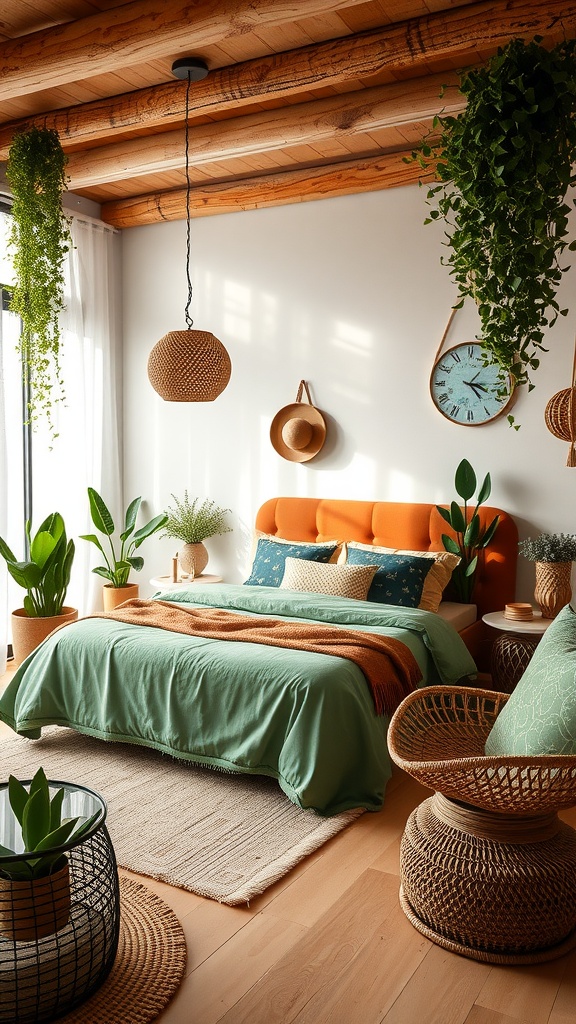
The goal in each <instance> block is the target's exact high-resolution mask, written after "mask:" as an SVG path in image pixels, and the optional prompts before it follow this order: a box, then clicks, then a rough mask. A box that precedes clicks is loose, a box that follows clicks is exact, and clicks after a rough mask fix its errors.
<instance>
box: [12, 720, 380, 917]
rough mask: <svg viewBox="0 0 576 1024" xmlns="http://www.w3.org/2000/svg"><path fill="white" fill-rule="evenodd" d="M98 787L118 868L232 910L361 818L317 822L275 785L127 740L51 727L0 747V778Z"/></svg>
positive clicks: (351, 816)
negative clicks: (40, 777)
mask: <svg viewBox="0 0 576 1024" xmlns="http://www.w3.org/2000/svg"><path fill="white" fill-rule="evenodd" d="M40 766H42V768H44V771H45V772H46V775H47V776H48V778H49V779H51V780H52V779H53V780H59V781H65V782H76V783H79V784H80V785H84V786H89V787H90V788H91V789H95V790H97V791H98V792H99V793H101V795H102V796H103V797H104V799H105V801H106V803H107V805H108V817H107V826H108V831H109V833H110V837H111V839H112V843H113V846H114V850H115V853H116V858H117V861H118V864H119V865H120V866H121V867H125V868H129V869H130V870H131V871H134V872H136V873H137V874H141V875H148V876H149V877H151V878H157V879H160V880H161V881H164V882H168V883H169V884H170V885H175V886H178V887H180V888H182V889H188V890H189V891H191V892H195V893H198V894H199V895H201V896H207V897H209V898H210V899H214V900H218V901H219V902H221V903H228V904H231V905H234V904H238V903H248V902H249V901H250V899H252V898H253V897H254V896H256V895H258V894H259V893H261V892H264V890H265V889H267V888H268V886H270V885H272V883H273V882H276V881H277V880H278V879H279V878H282V877H283V875H285V874H287V873H288V871H290V869H291V868H293V867H294V866H295V865H296V864H298V863H299V862H300V861H301V860H303V859H304V857H306V856H308V855H309V854H310V853H312V852H313V851H314V850H317V849H318V847H320V846H322V844H323V843H325V842H326V841H327V840H328V839H330V838H332V836H334V835H335V834H336V833H337V832H339V831H341V829H343V828H345V827H346V825H348V824H350V822H352V821H354V820H355V818H357V817H358V816H359V815H360V814H361V813H362V812H361V811H360V810H356V811H347V812H346V813H344V814H339V815H336V816H334V817H332V818H322V817H320V816H319V815H317V814H315V813H314V811H308V810H306V811H303V810H301V808H299V807H296V806H295V805H294V804H292V803H291V802H290V801H289V800H288V798H287V797H286V796H285V795H284V793H283V792H282V790H281V789H280V787H279V786H278V783H277V782H276V781H275V780H274V779H268V778H264V777H261V776H255V775H233V774H229V773H223V772H218V771H214V770H212V769H209V768H202V767H198V766H196V765H190V764H185V763H181V762H179V761H177V760H174V759H173V758H170V757H166V756H164V755H162V754H159V753H158V752H157V751H154V750H148V749H147V748H145V747H138V746H135V745H132V744H126V743H105V742H103V741H102V740H96V739H92V738H91V737H89V736H82V735H80V734H79V733H76V732H74V731H73V730H71V729H64V728H58V727H56V726H52V727H50V728H48V729H44V730H43V733H42V739H40V740H34V741H32V740H26V739H23V738H22V737H20V736H16V735H15V736H13V737H12V736H9V737H2V738H1V740H0V778H1V779H2V780H7V779H8V775H9V774H12V775H15V776H16V777H17V778H19V779H22V780H24V779H30V778H31V777H32V775H33V774H34V772H35V771H36V769H37V768H39V767H40Z"/></svg>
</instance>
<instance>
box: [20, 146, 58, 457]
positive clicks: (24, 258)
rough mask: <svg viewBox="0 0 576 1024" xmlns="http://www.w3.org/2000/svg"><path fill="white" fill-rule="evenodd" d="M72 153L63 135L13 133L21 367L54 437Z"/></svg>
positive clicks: (33, 412)
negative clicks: (64, 201)
mask: <svg viewBox="0 0 576 1024" xmlns="http://www.w3.org/2000/svg"><path fill="white" fill-rule="evenodd" d="M66 162H67V157H66V156H65V154H64V152H63V150H62V146H61V145H60V139H59V137H58V133H57V132H56V131H54V130H53V129H49V128H36V127H32V128H30V129H27V130H25V131H23V132H21V133H20V134H18V135H16V136H15V137H14V140H13V142H12V145H11V146H10V151H9V154H8V164H7V168H6V174H7V177H8V182H9V184H10V188H11V191H12V195H13V198H14V202H13V206H12V218H11V224H12V226H11V230H10V233H9V236H8V244H9V246H10V247H11V249H12V250H13V267H14V275H15V280H14V285H13V287H12V299H11V303H10V309H11V310H13V312H15V313H17V314H18V315H19V317H20V318H21V321H22V333H21V335H20V341H19V348H20V356H21V360H22V372H23V375H24V377H25V379H27V380H28V381H29V383H30V401H29V409H28V412H29V418H30V421H31V422H34V421H35V420H38V418H39V417H41V416H44V417H45V418H46V420H47V423H48V427H49V430H50V434H51V436H52V438H55V437H56V436H57V434H56V432H55V429H54V423H53V416H52V407H53V403H54V402H55V401H58V400H61V399H63V398H64V384H63V381H62V373H61V366H60V345H61V335H60V326H59V314H60V312H61V310H62V309H63V308H64V304H65V303H64V271H63V264H64V259H65V256H66V253H67V252H68V250H69V249H70V247H71V244H72V242H71V236H70V227H69V224H68V220H67V219H66V217H65V216H64V214H63V212H62V194H63V192H64V191H65V189H66V175H65V166H66Z"/></svg>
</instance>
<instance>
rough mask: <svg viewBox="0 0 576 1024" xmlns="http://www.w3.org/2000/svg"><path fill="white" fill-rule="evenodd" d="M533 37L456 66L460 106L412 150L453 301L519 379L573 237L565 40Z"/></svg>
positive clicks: (574, 94)
mask: <svg viewBox="0 0 576 1024" xmlns="http://www.w3.org/2000/svg"><path fill="white" fill-rule="evenodd" d="M540 43H541V39H540V38H539V37H537V38H535V39H534V40H533V41H532V42H529V43H525V42H523V41H522V40H521V39H512V40H511V41H510V42H509V43H508V44H507V45H506V46H505V47H503V48H501V49H499V50H498V52H497V53H496V54H495V55H494V56H493V57H491V58H490V60H489V61H488V62H487V63H486V64H485V65H484V66H482V67H478V68H473V69H470V70H467V71H463V72H462V73H461V75H460V79H461V82H460V90H461V92H462V93H463V94H464V96H465V97H466V100H467V104H466V108H465V110H464V111H463V112H462V113H461V114H460V115H459V116H457V117H451V116H445V117H444V116H441V115H440V116H438V117H436V118H435V119H434V122H433V127H432V132H431V136H433V138H434V141H425V142H424V143H423V144H422V145H421V147H420V148H419V150H418V151H416V152H414V153H413V154H412V158H413V159H415V160H418V162H419V163H420V165H421V167H422V168H423V169H425V170H426V171H430V170H433V171H435V177H436V178H437V179H438V180H439V182H440V184H434V185H432V187H429V188H428V193H427V200H428V202H429V204H430V205H431V206H432V207H433V208H432V210H431V213H430V215H429V217H428V218H427V220H426V223H429V222H430V221H435V220H438V219H439V218H444V220H445V222H446V225H447V229H446V238H447V241H446V245H447V246H448V247H449V249H450V250H451V252H450V256H449V257H448V258H447V259H446V260H443V262H444V263H445V264H446V265H447V266H448V267H449V268H450V274H451V275H452V277H453V279H454V281H455V282H456V284H457V286H458V292H459V296H460V301H459V302H458V303H457V304H456V308H459V307H460V306H461V305H462V303H463V302H464V299H465V298H466V297H467V296H470V297H472V298H473V300H474V301H475V303H476V305H477V308H478V313H479V315H480V322H481V333H480V335H479V338H480V340H481V341H482V345H483V346H484V347H485V348H486V350H487V351H488V352H489V353H490V355H491V356H492V358H493V359H494V360H496V361H497V362H498V363H500V365H501V366H502V367H503V368H504V369H505V370H507V371H509V372H510V373H512V374H513V376H514V378H515V381H516V384H517V385H523V384H527V385H528V389H529V390H531V389H532V387H533V386H534V385H533V383H532V381H531V379H530V371H531V370H536V369H537V368H538V366H539V354H540V352H545V351H547V350H546V349H545V348H544V337H545V332H546V331H547V330H548V328H550V327H551V326H552V325H553V324H554V323H555V322H556V320H557V318H558V316H559V315H562V316H564V315H566V313H567V312H568V310H567V309H560V307H559V304H558V302H557V301H556V297H555V296H556V291H557V288H558V285H559V284H560V280H561V278H562V274H563V273H564V271H565V270H567V269H568V268H567V267H564V266H561V265H560V262H559V261H560V258H561V256H562V254H563V253H564V251H565V249H570V250H574V249H576V242H571V243H570V244H569V243H568V240H567V236H568V231H569V223H568V216H569V213H570V209H571V208H570V206H569V205H568V203H567V202H566V199H565V197H566V195H567V192H568V190H569V188H570V186H571V185H573V184H574V183H575V182H576V174H575V172H574V165H575V163H576V40H575V39H568V40H564V41H563V42H561V43H558V45H557V46H555V47H554V48H553V49H551V50H546V49H545V48H544V47H542V46H541V45H540ZM438 130H439V135H438ZM508 420H509V422H510V423H511V424H512V425H513V422H514V421H513V417H511V416H509V417H508Z"/></svg>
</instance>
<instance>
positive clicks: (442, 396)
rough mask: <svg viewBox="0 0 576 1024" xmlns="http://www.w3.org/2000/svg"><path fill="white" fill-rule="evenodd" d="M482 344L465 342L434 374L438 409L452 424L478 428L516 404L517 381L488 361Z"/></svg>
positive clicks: (450, 352) (432, 381) (446, 355)
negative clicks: (515, 386)
mask: <svg viewBox="0 0 576 1024" xmlns="http://www.w3.org/2000/svg"><path fill="white" fill-rule="evenodd" d="M488 359H489V357H488V353H487V352H486V351H485V350H484V349H483V348H482V346H481V345H480V344H478V343H477V342H473V341H467V342H464V344H462V345H456V346H455V347H454V348H449V349H448V350H447V351H446V352H445V353H444V355H442V356H440V357H439V359H438V360H437V362H436V364H435V366H434V368H433V370H432V373H431V375H430V393H431V395H432V401H433V402H434V405H435V406H436V408H437V409H438V410H439V411H440V412H441V413H442V415H443V416H446V418H447V419H449V420H450V421H451V422H452V423H461V424H462V426H466V427H478V426H481V425H482V424H483V423H489V422H490V420H493V419H496V417H497V416H501V415H502V413H503V412H505V411H506V409H508V408H509V406H510V405H511V403H512V399H513V397H514V396H513V390H514V386H513V382H512V377H511V376H510V374H509V373H506V371H505V370H503V369H502V367H501V366H500V365H499V363H495V362H488Z"/></svg>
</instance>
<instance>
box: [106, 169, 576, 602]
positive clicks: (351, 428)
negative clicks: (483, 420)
mask: <svg viewBox="0 0 576 1024" xmlns="http://www.w3.org/2000/svg"><path fill="white" fill-rule="evenodd" d="M426 213H427V207H426V205H425V192H424V190H423V189H419V188H418V187H417V186H409V187H406V188H400V189H394V190H388V191H382V192H375V193H370V194H365V195H359V196H350V197H346V198H340V199H330V200H324V201H321V202H310V203H302V204H297V205H292V206H285V207H278V208H274V209H266V210H258V211H253V212H246V213H236V214H228V215H222V216H217V217H207V218H202V219H199V220H195V221H193V223H192V227H191V231H192V263H193V281H194V299H193V305H192V313H193V317H194V326H195V327H197V328H198V329H205V330H210V331H212V332H213V333H214V334H215V335H216V336H217V337H218V338H220V340H221V341H222V342H223V343H224V344H225V345H226V347H227V349H228V351H229V353H230V356H231V359H232V365H233V370H232V379H231V382H230V384H229V386H228V388H227V389H226V391H224V393H223V394H222V395H221V396H220V398H218V399H217V400H216V402H214V403H210V404H198V405H193V404H190V405H188V404H185V405H180V404H173V403H165V402H163V401H162V400H161V399H160V398H159V397H158V396H157V395H156V393H155V392H154V391H153V390H152V388H151V386H150V385H149V383H148V379H147V373H146V364H147V359H148V355H149V352H150V350H151V348H152V347H153V345H154V344H155V342H156V341H157V340H158V339H159V338H160V337H161V336H162V335H163V334H165V333H166V332H167V331H169V330H179V329H183V328H184V326H185V324H184V305H185V300H186V282H185V223H184V222H182V221H179V222H174V223H168V224H161V225H152V226H146V227H140V228H134V229H131V230H127V231H125V232H124V233H123V263H124V266H123V276H124V301H125V310H124V317H125V321H124V345H125V349H124V382H125V395H124V415H125V424H124V430H125V498H126V501H128V500H129V499H131V498H132V497H134V496H135V495H137V494H142V495H143V497H144V499H145V501H146V502H147V503H148V505H147V507H146V510H147V512H150V514H156V513H157V512H158V511H160V510H161V509H162V508H163V507H165V506H166V504H168V503H169V502H170V501H171V498H170V495H171V493H175V494H177V495H178V496H181V495H182V494H183V491H184V488H187V489H188V491H189V494H190V495H191V496H196V495H198V496H200V497H206V496H208V497H211V498H213V499H214V500H216V501H217V502H218V503H219V504H221V505H224V506H226V507H229V508H230V509H231V510H232V515H231V516H230V517H229V518H230V522H231V524H232V525H233V527H234V532H233V533H230V534H227V535H224V536H222V537H215V538H212V539H210V540H209V541H208V543H207V547H208V548H209V551H210V567H209V568H210V570H211V571H212V572H221V573H223V574H224V575H225V577H226V579H227V580H228V581H229V582H241V581H242V580H243V579H244V578H245V573H246V569H247V562H248V553H249V543H250V540H249V538H250V531H251V527H252V524H253V521H254V515H255V513H256V510H257V508H258V506H259V505H260V504H261V503H262V502H263V501H264V500H265V499H266V498H269V497H271V496H273V495H277V494H285V495H310V496H325V497H351V498H364V499H379V500H400V501H404V500H406V501H432V502H446V501H450V500H452V499H453V498H455V497H456V494H455V492H454V487H453V481H454V471H455V468H456V466H457V464H458V463H459V461H460V460H461V459H462V458H464V457H465V458H467V459H469V461H470V462H471V463H472V465H473V466H474V468H475V470H476V472H477V475H478V476H479V477H483V476H484V474H485V473H486V472H490V474H491V477H492V487H493V493H492V497H491V499H490V504H493V505H497V506H500V507H502V508H504V509H506V510H508V511H509V512H510V513H512V515H514V517H515V518H516V520H517V522H518V526H519V529H520V535H521V536H523V537H524V536H527V535H532V536H534V535H536V534H537V533H539V532H543V531H546V532H550V531H564V532H570V533H571V532H576V510H575V502H574V497H575V493H576V469H568V468H567V467H566V464H565V463H566V456H567V450H568V446H567V444H566V443H565V442H562V441H559V440H558V439H557V438H555V437H553V435H552V434H551V433H550V432H549V431H548V429H547V428H546V425H545V422H544V409H545V406H546V403H547V401H548V400H549V399H550V397H551V396H552V395H553V394H554V393H555V392H557V391H559V390H560V389H562V388H565V387H568V386H569V384H570V379H571V372H572V359H573V351H574V331H575V324H576V301H575V289H574V275H575V274H576V266H575V267H574V268H573V269H572V270H570V271H569V272H568V274H567V275H566V276H565V280H564V282H563V284H562V288H561V292H560V299H561V304H562V305H569V304H570V305H571V310H570V314H569V316H568V317H567V318H566V319H562V320H561V321H558V323H557V324H556V326H555V327H554V328H553V330H552V331H551V332H550V336H549V341H550V352H549V353H547V354H544V355H543V357H542V365H541V367H540V369H539V370H538V371H537V373H536V374H535V375H534V380H535V383H536V388H535V390H534V391H533V392H532V393H530V394H528V393H527V392H526V390H525V389H522V393H521V394H520V397H519V399H518V401H517V403H516V406H515V409H514V415H515V417H516V420H517V422H520V423H521V429H520V430H519V431H515V430H513V429H511V428H510V427H509V426H508V423H507V421H506V417H505V416H504V417H502V418H500V419H499V420H496V421H495V422H493V423H491V424H487V425H485V426H482V427H476V428H471V427H463V426H457V425H454V424H452V423H449V422H448V421H447V420H446V419H444V417H443V416H441V415H440V414H439V413H438V412H437V411H436V409H435V408H434V406H433V405H432V401H431V399H430V395H429V375H430V370H431V367H432V364H433V361H434V357H435V354H436V351H437V347H438V344H439V341H440V338H441V336H442V332H443V330H444V327H445V325H446V322H447V319H448V316H449V313H450V307H451V304H452V302H453V301H454V298H455V290H454V287H453V285H452V282H451V280H450V278H449V275H448V271H447V270H446V268H445V267H443V266H441V263H440V257H441V255H442V253H443V252H445V250H444V248H443V245H442V241H443V230H442V227H441V226H439V225H436V224H430V225H427V226H424V224H423V220H424V218H425V216H426ZM575 233H576V232H573V233H572V237H574V234H575ZM477 329H478V322H477V319H476V312H475V309H474V307H473V305H472V303H467V304H466V306H465V307H464V309H463V310H462V311H461V312H459V313H457V315H456V319H455V321H454V324H453V327H452V330H451V332H450V334H449V336H448V338H447V342H446V344H447V345H448V346H450V345H453V344H457V343H458V342H460V341H465V340H467V339H468V338H473V337H474V336H475V334H476V331H477ZM302 378H304V379H305V380H307V381H308V382H309V384H310V387H311V392H312V399H313V402H314V404H316V405H317V406H318V407H319V408H321V409H322V411H323V412H324V414H325V416H326V419H327V424H328V437H327V441H326V445H325V447H324V449H323V450H322V452H321V453H320V455H319V456H318V457H317V458H316V459H314V460H313V461H311V462H309V463H307V464H302V465H300V464H294V463H290V462H287V461H285V460H284V459H282V458H281V457H280V456H279V455H277V454H276V452H275V451H274V449H273V448H272V446H271V444H270V440H269V428H270V423H271V420H272V418H273V417H274V415H275V414H276V412H278V410H279V409H280V408H281V407H282V406H284V405H287V404H289V403H291V402H293V401H294V400H295V397H296V391H297V387H298V383H299V381H300V380H301V379H302ZM175 546H176V547H177V542H175V541H169V540H159V539H158V538H157V537H154V538H151V539H150V540H148V541H147V542H146V545H145V546H144V547H143V551H142V553H143V555H144V557H145V560H146V565H145V568H144V570H143V573H142V576H141V582H142V583H146V584H147V582H148V578H149V577H150V576H152V575H157V574H165V573H167V572H168V570H169V564H170V558H171V556H172V554H174V549H175ZM533 579H534V570H533V566H532V564H531V563H528V562H526V561H525V560H524V559H522V558H521V559H520V569H519V583H518V594H517V597H518V598H519V599H524V600H529V599H530V598H531V596H532V591H533ZM142 591H143V592H144V593H145V592H150V591H149V590H148V591H147V590H146V588H145V587H143V588H142Z"/></svg>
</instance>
